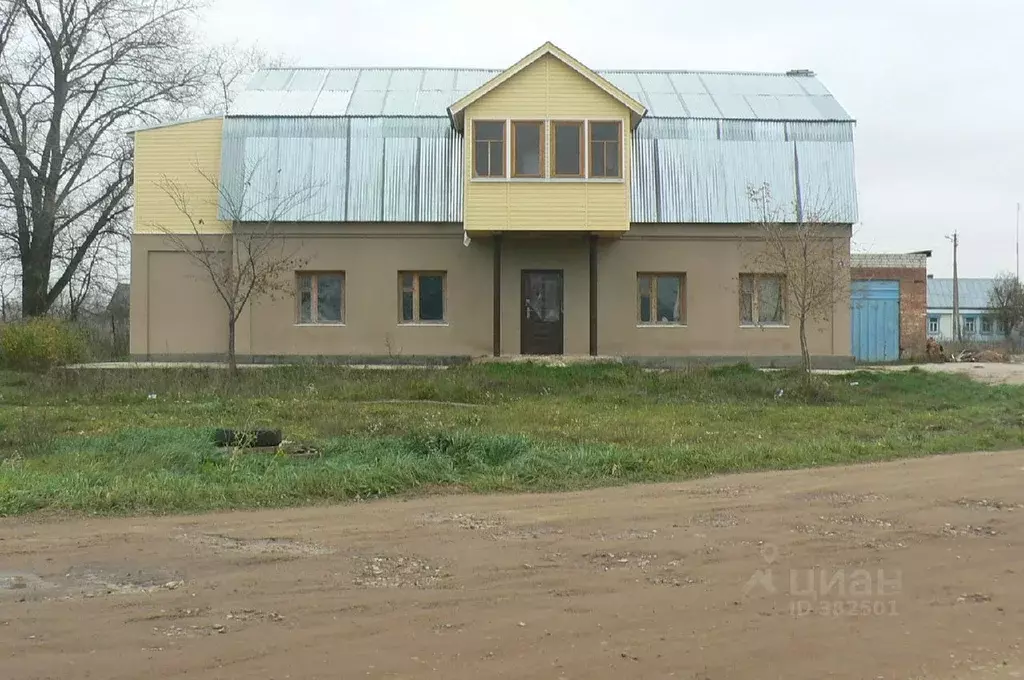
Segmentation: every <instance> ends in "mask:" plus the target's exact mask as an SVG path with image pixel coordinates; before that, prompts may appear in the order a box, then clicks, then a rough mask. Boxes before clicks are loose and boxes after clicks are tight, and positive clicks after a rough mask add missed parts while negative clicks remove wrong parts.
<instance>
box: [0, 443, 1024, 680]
mask: <svg viewBox="0 0 1024 680" xmlns="http://www.w3.org/2000/svg"><path fill="white" fill-rule="evenodd" d="M1022 519H1024V452H1016V453H1003V454H970V455H960V456H949V457H940V458H931V459H924V460H915V461H909V462H901V463H894V464H886V465H877V466H866V467H851V468H833V469H826V470H815V471H798V472H787V473H776V474H750V475H741V476H733V477H722V478H715V479H708V480H701V481H697V482H688V483H676V484H664V485H658V486H644V487H630V488H620V489H611V490H601V491H594V492H587V493H577V494H558V495H530V496H491V497H478V496H447V497H434V498H424V499H417V500H411V501H386V502H374V503H365V504H354V505H347V506H338V507H330V508H315V509H305V510H292V511H274V512H252V513H232V514H220V515H210V516H202V517H162V518H132V519H90V520H73V521H63V522H51V521H41V520H31V519H30V520H25V519H13V520H12V519H8V520H3V522H2V525H0V655H2V656H0V677H2V678H4V679H9V680H27V679H29V678H55V679H56V678H59V679H61V680H71V679H73V678H103V679H113V678H121V679H126V680H128V679H130V680H138V679H139V678H178V677H188V678H207V679H209V678H260V679H263V678H275V679H282V678H331V679H332V680H334V679H337V678H443V679H445V680H461V679H467V680H468V679H472V680H480V679H482V678H517V679H520V678H537V679H540V678H544V679H550V680H557V679H559V678H566V679H572V680H576V679H579V680H597V679H601V678H616V679H621V678H629V679H634V678H659V679H660V678H688V679H692V678H699V679H701V680H707V679H712V680H719V679H733V680H737V679H742V678H752V679H755V678H756V679H757V680H767V679H769V678H785V679H786V680H797V679H799V678H814V679H815V680H818V679H820V678H825V677H830V678H899V679H902V678H940V679H943V680H946V679H953V678H1011V677H1024V664H1022V661H1024V656H1021V649H1020V645H1021V643H1022V638H1024V522H1022Z"/></svg>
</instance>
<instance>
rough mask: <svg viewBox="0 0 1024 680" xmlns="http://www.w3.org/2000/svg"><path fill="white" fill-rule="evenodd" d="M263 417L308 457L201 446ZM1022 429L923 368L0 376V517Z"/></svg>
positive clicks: (666, 466) (981, 443)
mask: <svg viewBox="0 0 1024 680" xmlns="http://www.w3.org/2000/svg"><path fill="white" fill-rule="evenodd" d="M780 390H781V394H780V392H779V391H780ZM257 426H269V427H279V428H281V429H283V430H284V433H285V437H286V439H289V440H292V441H296V442H302V443H306V444H309V445H311V446H313V447H315V448H316V449H318V450H319V451H320V452H321V453H322V455H321V456H319V457H313V458H296V457H292V456H288V455H282V454H273V453H260V454H254V453H248V454H243V453H238V452H232V451H231V450H219V449H217V448H215V447H214V446H213V444H212V438H211V433H212V429H213V428H215V427H236V428H237V427H257ZM1022 426H1024V387H1014V386H999V387H992V386H985V385H982V384H979V383H976V382H973V381H972V380H970V379H969V378H966V377H963V376H956V375H940V374H934V373H926V372H923V371H920V370H917V369H914V370H910V371H905V372H895V373H868V372H862V373H857V374H854V375H845V376H823V377H820V378H816V380H815V382H814V383H813V384H810V385H808V384H806V383H804V382H803V381H802V380H801V378H800V377H799V376H798V375H796V374H793V373H786V372H774V373H764V372H760V371H756V370H753V369H751V368H749V367H743V366H737V367H730V368H720V369H703V368H694V369H690V370H685V371H675V372H650V371H644V370H643V369H640V368H637V367H630V366H624V365H605V364H580V365H572V366H568V367H546V366H539V365H533V364H481V365H472V366H461V367H453V368H449V369H447V370H436V371H435V370H394V371H378V370H359V369H346V368H341V367H322V366H321V367H313V366H309V367H277V368H267V369H261V370H250V371H244V372H243V373H242V375H241V376H240V377H239V378H238V379H237V380H235V381H231V380H229V379H228V376H227V375H226V372H225V371H222V370H215V369H214V370H209V369H208V370H185V369H182V370H178V369H160V370H144V369H139V370H134V369H133V370H111V371H101V370H83V371H54V372H51V373H49V374H47V375H43V376H39V375H29V374H16V373H0V515H15V514H21V513H27V512H32V511H37V510H49V511H57V512H75V513H103V514H116V513H147V512H156V513H161V512H199V511H204V510H214V509H220V508H253V507H276V506H289V505H301V504H310V503H320V502H327V501H342V500H350V499H363V498H374V497H379V496H385V495H391V494H401V493H424V492H430V491H437V490H468V491H497V490H501V491H518V490H555V489H577V488H585V487H594V486H600V485H611V484H621V483H625V482H638V481H655V480H670V479H683V478H689V477H698V476H702V475H710V474H714V473H722V472H737V471H744V470H766V469H780V468H794V467H808V466H820V465H833V464H838V463H849V462H857V461H870V460H885V459H891V458H897V457H901V456H918V455H923V454H929V453H944V452H956V451H969V450H981V449H1006V448H1013V447H1024V428H1022Z"/></svg>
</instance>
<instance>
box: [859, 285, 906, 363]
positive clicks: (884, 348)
mask: <svg viewBox="0 0 1024 680" xmlns="http://www.w3.org/2000/svg"><path fill="white" fill-rule="evenodd" d="M850 307H851V308H850V317H851V319H850V321H851V324H850V325H851V327H852V329H853V338H852V343H851V344H852V346H853V356H854V357H855V358H856V359H857V361H896V360H897V359H899V358H900V282H899V281H851V282H850Z"/></svg>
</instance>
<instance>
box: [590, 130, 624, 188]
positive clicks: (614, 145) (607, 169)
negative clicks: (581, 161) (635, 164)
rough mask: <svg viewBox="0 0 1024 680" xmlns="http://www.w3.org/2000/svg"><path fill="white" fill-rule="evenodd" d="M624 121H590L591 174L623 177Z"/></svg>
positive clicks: (593, 175) (594, 175)
mask: <svg viewBox="0 0 1024 680" xmlns="http://www.w3.org/2000/svg"><path fill="white" fill-rule="evenodd" d="M621 148H622V123H619V122H617V121H616V122H613V123H601V122H591V123H590V176H591V177H614V178H617V177H622V167H621V165H622V164H621V162H620V156H621Z"/></svg>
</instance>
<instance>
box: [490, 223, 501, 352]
mask: <svg viewBox="0 0 1024 680" xmlns="http://www.w3.org/2000/svg"><path fill="white" fill-rule="evenodd" d="M501 240H502V235H501V234H495V235H494V283H493V286H494V302H493V305H492V306H493V309H494V356H496V357H500V356H501Z"/></svg>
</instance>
